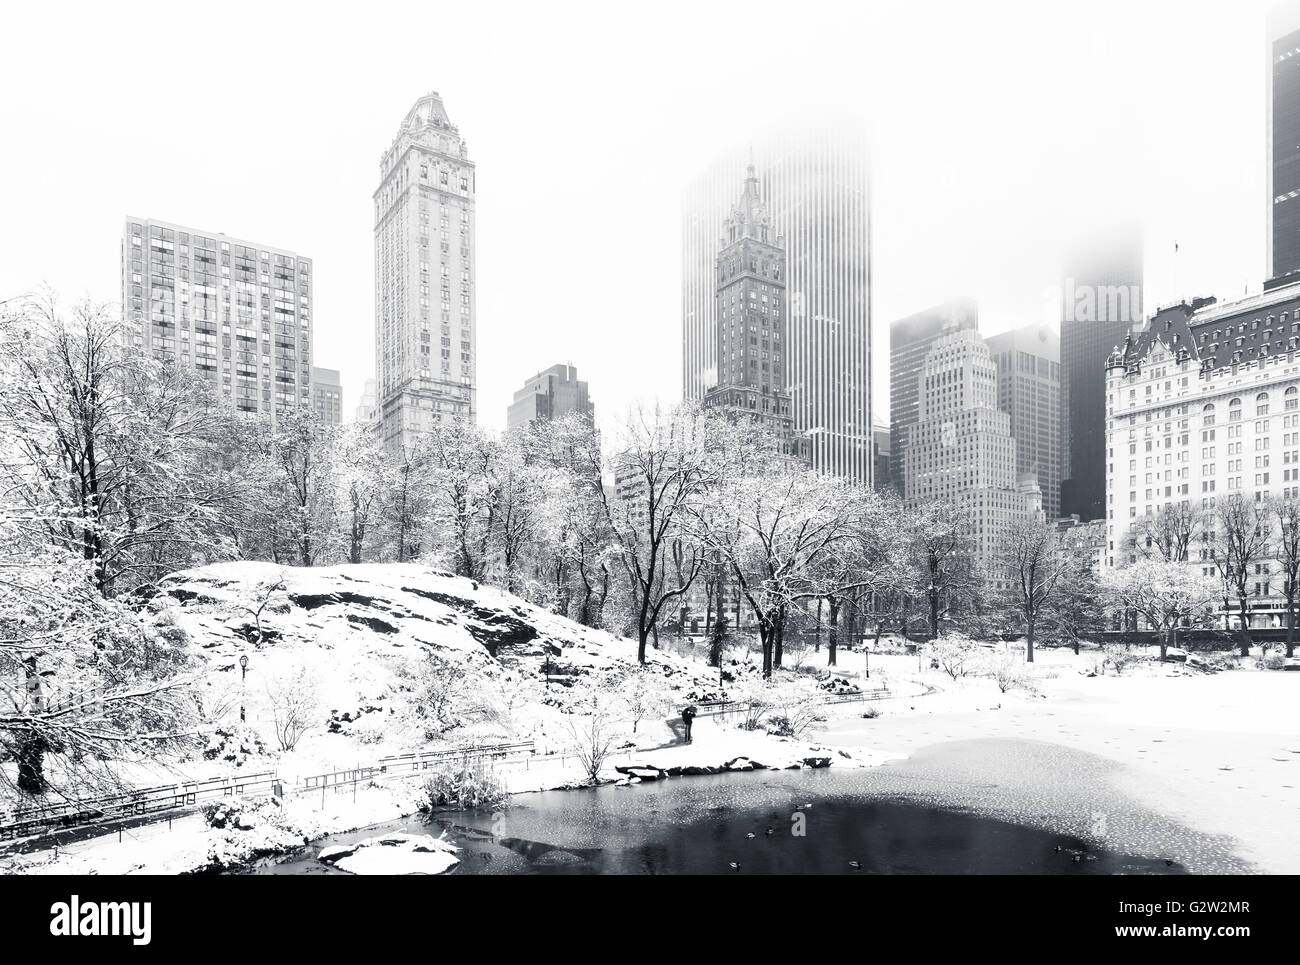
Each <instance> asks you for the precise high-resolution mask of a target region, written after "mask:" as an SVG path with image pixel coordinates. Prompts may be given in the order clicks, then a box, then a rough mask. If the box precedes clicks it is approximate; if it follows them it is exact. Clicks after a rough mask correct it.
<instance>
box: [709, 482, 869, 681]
mask: <svg viewBox="0 0 1300 965" xmlns="http://www.w3.org/2000/svg"><path fill="white" fill-rule="evenodd" d="M856 497H857V493H856V492H855V491H854V489H853V488H852V487H851V486H850V485H849V484H848V483H847V482H846V481H844V480H842V479H840V478H839V477H835V476H827V475H823V474H821V473H818V472H814V471H812V470H804V469H795V468H793V467H788V466H786V467H783V466H781V465H779V464H777V465H770V466H769V468H768V469H767V470H766V471H758V472H751V473H746V474H745V475H743V476H741V477H739V478H735V479H731V480H724V481H722V483H721V484H720V485H718V486H716V487H714V488H713V489H711V490H710V491H708V494H707V503H706V505H705V508H704V509H703V510H702V511H701V512H699V513H697V514H696V517H695V518H696V520H697V523H698V525H699V526H700V527H701V540H702V541H703V542H705V543H706V544H707V546H708V548H709V550H711V551H713V552H716V553H718V554H719V555H720V556H721V557H722V558H723V559H724V560H726V563H727V567H728V570H729V573H730V577H731V579H732V580H733V581H734V582H735V585H736V586H737V588H738V589H739V591H740V594H741V596H742V598H743V599H744V600H745V601H746V602H747V603H748V605H749V607H750V609H751V610H752V611H753V613H754V618H755V620H756V622H757V624H758V632H759V642H760V645H761V646H762V650H763V674H764V676H771V673H772V668H773V667H779V666H780V665H781V660H782V646H783V635H784V630H785V624H786V619H787V616H788V615H789V613H790V611H791V609H792V608H793V607H794V606H795V605H796V604H798V603H800V602H802V601H806V600H810V599H814V598H816V597H817V596H820V595H825V587H824V586H821V585H819V582H818V576H819V574H823V573H835V572H841V571H843V570H844V569H846V567H845V566H844V564H843V562H842V560H843V559H847V558H849V557H851V556H852V551H851V550H850V549H848V547H851V546H853V545H854V536H855V532H854V528H853V526H854V523H855V521H856V518H857V517H856V515H855V508H856V507H855V500H856ZM841 553H843V554H844V555H843V557H842V558H840V559H836V558H837V556H839V554H841ZM831 560H835V562H834V564H832V563H831V562H829V561H831Z"/></svg>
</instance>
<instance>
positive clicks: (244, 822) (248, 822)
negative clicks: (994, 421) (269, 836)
mask: <svg viewBox="0 0 1300 965" xmlns="http://www.w3.org/2000/svg"><path fill="white" fill-rule="evenodd" d="M235 827H237V828H239V830H241V831H251V830H253V828H255V827H257V822H255V821H254V820H253V819H252V818H251V817H249V816H248V814H247V813H245V812H243V811H241V812H240V813H239V816H238V817H237V818H235Z"/></svg>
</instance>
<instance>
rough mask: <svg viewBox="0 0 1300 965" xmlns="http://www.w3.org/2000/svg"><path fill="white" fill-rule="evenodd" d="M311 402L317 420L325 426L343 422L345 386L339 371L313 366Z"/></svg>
mask: <svg viewBox="0 0 1300 965" xmlns="http://www.w3.org/2000/svg"><path fill="white" fill-rule="evenodd" d="M311 400H312V407H313V408H314V409H315V410H316V418H317V419H319V420H320V422H321V423H322V424H323V425H327V426H336V425H340V424H341V423H342V422H343V386H342V385H341V384H340V382H339V370H338V369H322V368H317V367H316V366H314V365H313V366H312V369H311Z"/></svg>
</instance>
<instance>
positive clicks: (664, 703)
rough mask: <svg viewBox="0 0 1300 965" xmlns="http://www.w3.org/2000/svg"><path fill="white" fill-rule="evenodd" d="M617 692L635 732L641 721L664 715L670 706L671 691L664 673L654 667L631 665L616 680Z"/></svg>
mask: <svg viewBox="0 0 1300 965" xmlns="http://www.w3.org/2000/svg"><path fill="white" fill-rule="evenodd" d="M617 687H618V689H617V693H618V697H619V701H620V702H621V704H622V707H623V710H624V712H625V713H626V714H627V716H628V719H629V720H631V721H632V733H634V734H635V733H636V730H637V726H638V725H639V724H640V723H641V721H643V720H646V719H653V718H655V717H664V716H666V715H667V714H668V712H669V709H670V708H671V707H672V692H671V691H670V690H669V687H668V682H667V681H666V680H665V679H664V675H663V673H662V672H660V671H659V670H658V669H657V668H655V667H642V666H633V668H632V669H631V670H628V671H627V672H626V673H625V674H623V676H622V679H621V680H620V681H619V682H618V685H617Z"/></svg>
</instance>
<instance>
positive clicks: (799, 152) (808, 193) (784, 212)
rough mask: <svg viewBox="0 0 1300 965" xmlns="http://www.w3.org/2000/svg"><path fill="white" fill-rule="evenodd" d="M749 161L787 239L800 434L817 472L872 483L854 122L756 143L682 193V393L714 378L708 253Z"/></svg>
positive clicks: (862, 198) (863, 195)
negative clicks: (804, 436)
mask: <svg viewBox="0 0 1300 965" xmlns="http://www.w3.org/2000/svg"><path fill="white" fill-rule="evenodd" d="M748 163H752V164H753V165H754V166H755V169H756V172H757V175H758V176H759V177H760V178H761V182H760V193H761V197H762V199H763V201H764V202H765V203H766V204H767V209H768V214H769V217H770V218H771V223H772V227H773V228H774V229H775V230H776V233H777V234H778V235H780V236H782V237H783V239H784V245H785V251H786V271H785V288H786V298H787V303H788V321H787V325H788V334H787V336H786V337H787V348H786V352H785V359H784V362H785V365H786V372H785V375H786V386H787V388H788V390H789V392H790V396H791V407H792V421H793V423H794V426H793V427H794V431H795V433H796V434H799V433H806V434H807V438H808V445H809V449H810V452H809V455H810V457H811V461H812V465H813V468H815V469H818V470H821V471H824V472H830V473H836V474H838V475H842V476H846V477H848V478H851V479H856V480H858V481H860V482H863V483H869V482H870V480H871V468H872V457H871V452H872V447H871V365H870V357H871V249H870V230H871V197H870V183H869V177H868V169H869V165H868V154H867V145H866V136H865V130H864V129H863V128H862V126H861V125H860V124H858V123H856V122H853V123H845V124H840V125H837V126H836V127H835V128H834V129H827V130H822V131H816V132H813V131H803V132H785V133H781V134H778V135H775V136H773V137H770V138H765V139H762V140H758V141H756V142H755V143H754V145H753V148H752V151H750V150H748V149H746V148H741V149H738V150H736V151H735V152H733V153H731V154H729V155H727V156H726V157H724V158H722V159H720V160H718V161H717V162H715V163H714V164H713V165H712V166H711V167H710V168H709V169H708V170H707V171H706V172H705V173H704V174H703V176H701V177H700V178H699V179H698V180H697V181H695V182H694V183H693V184H692V185H691V186H690V187H689V188H688V190H687V191H686V193H685V195H684V198H683V208H682V343H683V346H682V347H683V354H682V391H683V396H684V397H685V398H686V399H703V397H704V394H705V393H706V392H708V391H709V389H711V388H713V386H714V385H715V384H717V383H718V381H719V377H718V376H719V369H718V361H719V360H718V357H717V353H718V330H717V321H718V319H717V315H716V311H717V303H716V274H715V271H716V265H715V260H716V256H717V250H718V248H717V246H718V239H719V238H720V237H722V236H723V233H724V230H725V229H724V222H725V221H726V218H727V215H728V213H729V212H730V211H731V209H732V206H733V205H734V204H735V200H736V185H737V184H738V183H741V182H742V179H743V178H744V175H745V171H746V167H747V164H748ZM760 350H761V349H760ZM769 351H770V349H769ZM728 361H730V360H728ZM760 361H761V359H760ZM759 371H760V372H761V369H760V370H759Z"/></svg>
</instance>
